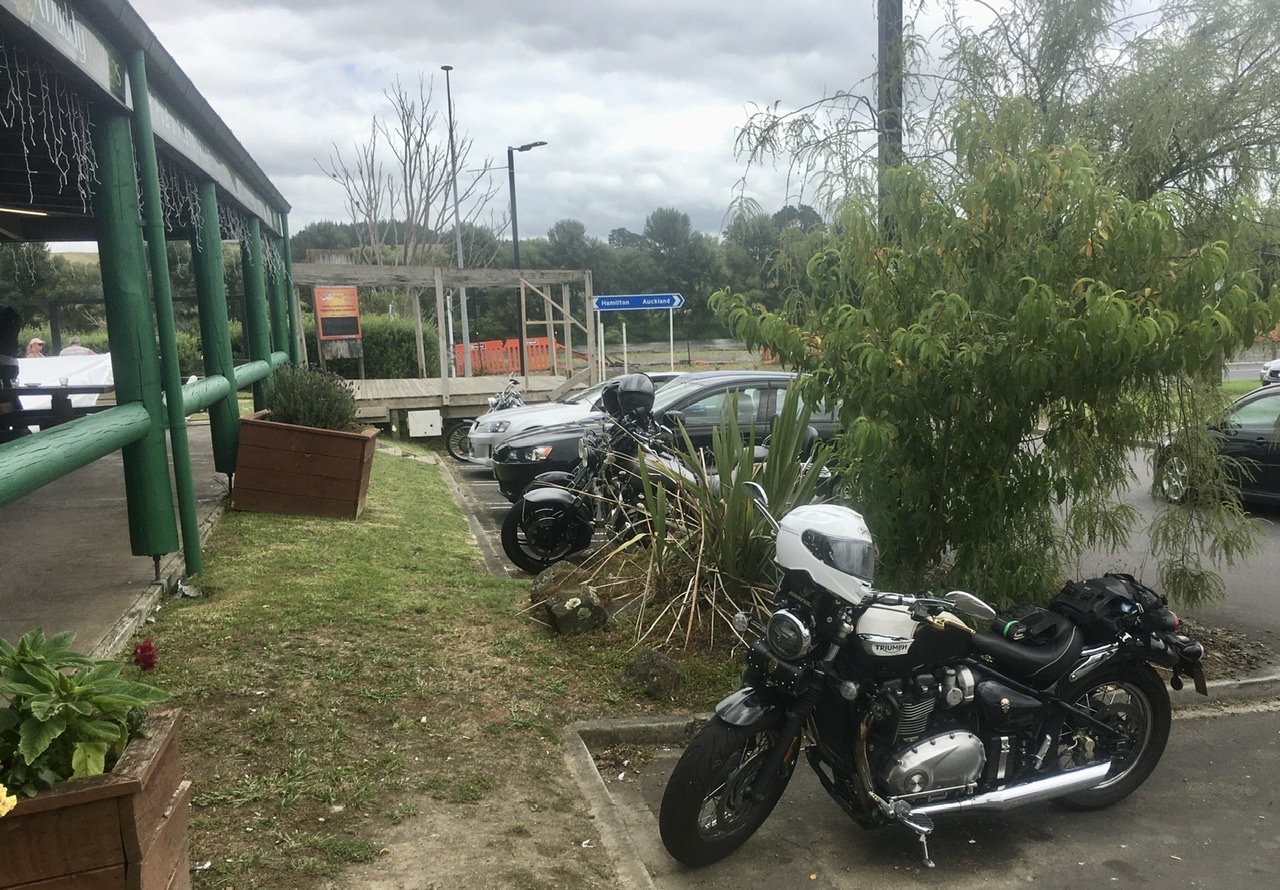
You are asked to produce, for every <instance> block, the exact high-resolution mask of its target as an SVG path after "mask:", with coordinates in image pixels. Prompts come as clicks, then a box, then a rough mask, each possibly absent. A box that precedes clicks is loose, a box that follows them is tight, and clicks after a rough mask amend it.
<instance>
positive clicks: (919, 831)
mask: <svg viewBox="0 0 1280 890" xmlns="http://www.w3.org/2000/svg"><path fill="white" fill-rule="evenodd" d="M893 810H894V813H893V814H894V816H896V817H897V819H898V821H899V822H901V823H902V824H903V825H905V826H907V827H908V828H910V829H911V830H912V831H914V832H915V833H916V838H917V839H918V840H919V841H920V853H921V856H922V857H923V858H924V867H925V868H933V867H934V864H933V860H932V859H930V858H929V835H930V834H932V833H933V818H932V817H931V816H929V815H928V814H927V813H916V812H912V810H911V805H910V804H908V803H906V802H905V801H898V802H897V803H896V804H895V805H894V808H893Z"/></svg>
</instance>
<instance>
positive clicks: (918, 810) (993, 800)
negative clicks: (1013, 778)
mask: <svg viewBox="0 0 1280 890" xmlns="http://www.w3.org/2000/svg"><path fill="white" fill-rule="evenodd" d="M1110 770H1111V761H1110V760H1108V761H1106V762H1105V763H1098V764H1095V765H1093V766H1087V767H1084V768H1082V769H1073V770H1071V771H1070V772H1065V773H1060V774H1059V775H1056V776H1050V777H1049V778H1047V779H1041V780H1040V781H1038V782H1028V783H1027V784H1026V785H1013V786H1011V787H1008V788H1000V789H999V790H996V791H990V792H987V793H986V794H979V795H977V796H976V797H966V798H964V799H963V800H948V801H943V802H942V803H931V804H925V805H923V806H918V807H917V806H913V807H912V808H911V813H912V815H920V814H923V815H926V816H936V815H938V814H939V813H958V812H961V811H963V810H974V811H983V812H1002V811H1004V810H1011V809H1013V808H1014V807H1020V806H1022V805H1023V804H1027V803H1039V802H1040V801H1044V800H1052V799H1053V798H1055V797H1062V796H1063V795H1065V794H1074V793H1075V792H1077V791H1088V790H1089V789H1090V788H1092V787H1094V786H1095V785H1097V784H1098V783H1099V782H1101V781H1102V780H1103V779H1105V778H1106V777H1107V773H1108V772H1110Z"/></svg>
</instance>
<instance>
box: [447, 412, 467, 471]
mask: <svg viewBox="0 0 1280 890" xmlns="http://www.w3.org/2000/svg"><path fill="white" fill-rule="evenodd" d="M444 447H445V450H446V451H448V452H449V456H450V457H452V458H453V459H454V460H459V461H466V460H468V459H469V458H470V457H471V421H470V420H459V421H457V422H455V423H453V424H451V425H450V426H448V427H446V428H445V431H444Z"/></svg>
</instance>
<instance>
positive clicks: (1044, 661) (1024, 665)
mask: <svg viewBox="0 0 1280 890" xmlns="http://www.w3.org/2000/svg"><path fill="white" fill-rule="evenodd" d="M1048 614H1050V615H1052V616H1053V618H1054V624H1055V628H1054V632H1053V636H1052V637H1051V638H1050V639H1049V640H1048V642H1045V643H1043V644H1040V645H1031V644H1029V643H1025V642H1015V641H1013V640H1007V639H1005V638H1004V637H1002V636H1001V635H1000V634H998V633H995V632H994V631H990V630H980V631H978V632H977V633H976V634H974V639H973V645H974V648H976V649H977V651H978V652H980V653H982V654H983V655H986V656H988V657H990V658H991V660H992V661H994V662H995V663H996V664H997V665H999V666H1000V667H1001V668H1004V669H1005V670H1007V671H1008V672H1009V673H1010V674H1012V675H1013V676H1015V677H1018V678H1019V679H1022V680H1024V681H1025V682H1026V683H1027V685H1028V686H1032V687H1034V688H1036V689H1045V688H1048V687H1049V686H1052V685H1053V684H1054V683H1055V682H1057V680H1058V678H1059V677H1061V676H1062V675H1063V674H1065V673H1066V672H1067V670H1068V669H1069V668H1070V667H1071V666H1072V665H1073V664H1075V663H1076V661H1077V660H1078V659H1079V658H1080V652H1081V651H1082V650H1083V649H1084V634H1083V633H1081V632H1080V628H1078V627H1076V626H1075V624H1073V623H1072V622H1071V620H1070V619H1069V618H1067V617H1066V616H1063V615H1058V614H1056V613H1048Z"/></svg>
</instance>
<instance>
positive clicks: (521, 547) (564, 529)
mask: <svg viewBox="0 0 1280 890" xmlns="http://www.w3.org/2000/svg"><path fill="white" fill-rule="evenodd" d="M577 525H578V523H575V522H573V521H572V520H570V519H569V518H568V517H566V516H565V514H564V510H563V509H562V508H560V507H556V506H553V505H542V506H538V507H532V508H529V507H528V506H527V505H526V504H525V502H523V501H517V502H516V503H515V505H514V506H512V508H511V509H510V510H508V511H507V516H506V518H505V519H503V520H502V551H503V552H504V553H506V554H507V559H509V560H511V562H512V563H514V564H515V565H516V567H517V568H520V569H523V570H524V571H526V572H528V573H529V574H531V575H536V574H538V573H539V572H541V571H542V570H543V569H545V568H546V567H547V566H549V565H551V564H552V563H555V562H559V561H560V560H562V559H564V558H565V557H566V556H568V555H569V554H571V553H574V552H575V551H577V550H580V549H582V548H581V547H579V546H578V543H579V541H580V539H581V536H580V535H579V534H578V529H577ZM587 540H588V541H590V538H589V537H588V538H587Z"/></svg>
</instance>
